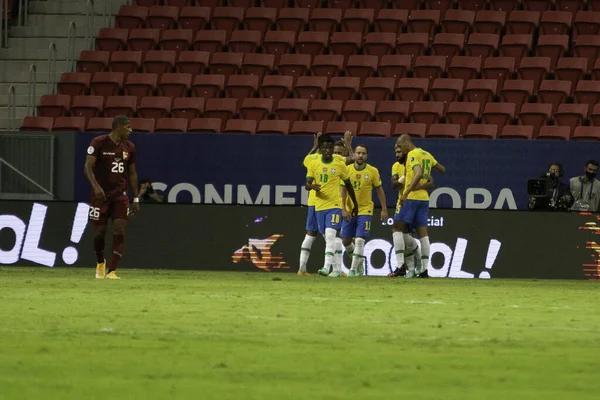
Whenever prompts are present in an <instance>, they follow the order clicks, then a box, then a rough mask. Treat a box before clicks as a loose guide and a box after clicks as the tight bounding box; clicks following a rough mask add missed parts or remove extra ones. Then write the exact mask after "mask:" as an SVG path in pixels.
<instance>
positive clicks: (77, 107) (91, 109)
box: [38, 96, 104, 121]
mask: <svg viewBox="0 0 600 400" xmlns="http://www.w3.org/2000/svg"><path fill="white" fill-rule="evenodd" d="M103 109H104V97H102V96H75V97H73V103H72V104H71V116H72V117H83V118H85V120H86V121H87V120H89V119H90V118H94V117H100V116H102V110H103ZM38 114H39V113H38Z"/></svg>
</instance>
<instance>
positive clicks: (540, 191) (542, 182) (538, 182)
mask: <svg viewBox="0 0 600 400" xmlns="http://www.w3.org/2000/svg"><path fill="white" fill-rule="evenodd" d="M552 190H553V189H552V188H551V187H550V185H549V182H548V179H544V178H537V179H529V180H527V195H528V196H529V197H533V198H536V199H537V198H544V197H551V196H552Z"/></svg>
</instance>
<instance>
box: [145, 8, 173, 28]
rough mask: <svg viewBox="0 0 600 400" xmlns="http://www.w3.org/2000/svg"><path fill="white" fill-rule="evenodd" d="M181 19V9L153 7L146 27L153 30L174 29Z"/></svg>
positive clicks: (147, 18)
mask: <svg viewBox="0 0 600 400" xmlns="http://www.w3.org/2000/svg"><path fill="white" fill-rule="evenodd" d="M178 19H179V7H170V6H152V7H150V10H149V11H148V17H146V26H147V27H148V28H152V29H160V30H161V31H164V30H165V29H171V28H174V27H175V25H176V24H177V20H178Z"/></svg>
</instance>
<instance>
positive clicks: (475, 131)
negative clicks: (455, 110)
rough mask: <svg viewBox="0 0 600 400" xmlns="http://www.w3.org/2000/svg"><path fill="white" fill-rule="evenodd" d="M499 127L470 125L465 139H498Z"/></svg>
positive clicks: (464, 136)
mask: <svg viewBox="0 0 600 400" xmlns="http://www.w3.org/2000/svg"><path fill="white" fill-rule="evenodd" d="M497 136H498V126H496V125H488V124H470V125H469V126H467V130H466V131H465V133H464V135H463V138H464V139H496V137H497Z"/></svg>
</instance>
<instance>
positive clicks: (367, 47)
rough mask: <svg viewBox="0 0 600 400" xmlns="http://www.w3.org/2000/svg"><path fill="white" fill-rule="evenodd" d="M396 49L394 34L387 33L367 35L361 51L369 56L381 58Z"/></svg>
mask: <svg viewBox="0 0 600 400" xmlns="http://www.w3.org/2000/svg"><path fill="white" fill-rule="evenodd" d="M395 47H396V34H395V33H388V32H371V33H367V36H366V37H365V42H364V44H363V51H364V52H365V54H367V55H370V56H377V57H382V56H385V55H387V54H391V53H392V52H393V51H394V48H395Z"/></svg>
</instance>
